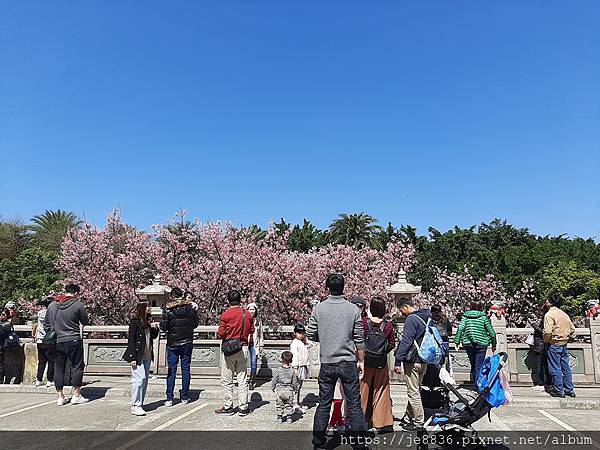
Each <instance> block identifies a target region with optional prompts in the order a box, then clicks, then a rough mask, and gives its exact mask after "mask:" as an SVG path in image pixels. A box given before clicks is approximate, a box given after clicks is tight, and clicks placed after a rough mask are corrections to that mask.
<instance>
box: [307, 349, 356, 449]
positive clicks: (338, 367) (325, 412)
mask: <svg viewBox="0 0 600 450" xmlns="http://www.w3.org/2000/svg"><path fill="white" fill-rule="evenodd" d="M338 380H340V381H341V383H342V388H343V389H344V395H345V397H346V403H347V405H348V412H349V414H350V427H351V431H352V432H353V433H359V432H361V431H365V430H366V429H367V424H366V422H365V417H364V415H363V411H362V408H361V406H360V390H359V385H358V382H359V380H358V370H357V367H356V362H353V361H342V362H339V363H335V364H321V370H320V371H319V406H317V411H316V412H315V418H314V422H313V445H314V446H315V447H322V446H324V445H325V443H326V438H325V433H326V431H327V424H328V423H329V410H330V408H331V402H332V401H333V394H334V391H335V385H336V383H337V381H338Z"/></svg>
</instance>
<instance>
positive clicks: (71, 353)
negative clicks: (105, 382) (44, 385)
mask: <svg viewBox="0 0 600 450" xmlns="http://www.w3.org/2000/svg"><path fill="white" fill-rule="evenodd" d="M79 291H80V289H79V286H77V285H76V284H68V285H67V286H66V287H65V295H58V296H56V298H55V301H54V302H53V303H51V304H50V306H48V311H47V312H46V317H45V318H44V329H45V330H46V332H48V331H49V330H54V331H55V332H56V354H55V356H54V384H55V386H56V393H57V394H58V400H57V401H56V404H57V405H58V406H62V405H64V404H65V403H67V400H66V399H65V394H64V393H63V387H64V384H65V368H66V365H67V359H68V360H69V361H71V382H72V385H73V397H72V398H71V404H72V405H77V404H81V403H87V402H88V399H87V398H85V397H84V396H83V395H81V385H82V383H83V369H84V367H85V364H84V361H83V340H82V338H81V331H80V328H79V327H80V325H89V323H90V320H89V318H88V315H87V312H86V310H85V306H83V303H81V302H80V301H79V299H78V298H77V295H78V294H79Z"/></svg>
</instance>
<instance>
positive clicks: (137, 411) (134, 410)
mask: <svg viewBox="0 0 600 450" xmlns="http://www.w3.org/2000/svg"><path fill="white" fill-rule="evenodd" d="M131 414H133V415H134V416H145V415H146V411H144V408H142V407H141V406H132V407H131Z"/></svg>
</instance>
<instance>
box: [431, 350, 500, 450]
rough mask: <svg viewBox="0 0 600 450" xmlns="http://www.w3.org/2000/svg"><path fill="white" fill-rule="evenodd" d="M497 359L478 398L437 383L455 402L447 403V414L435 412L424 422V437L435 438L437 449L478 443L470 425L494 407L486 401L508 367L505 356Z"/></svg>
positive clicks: (447, 384) (453, 387) (476, 395)
mask: <svg viewBox="0 0 600 450" xmlns="http://www.w3.org/2000/svg"><path fill="white" fill-rule="evenodd" d="M498 357H499V358H498V361H497V364H496V365H493V364H492V365H491V370H490V372H489V373H488V374H487V377H486V378H487V380H486V382H485V385H483V386H482V385H481V383H479V393H478V394H476V393H462V392H460V391H459V390H458V389H457V388H456V387H455V386H453V385H452V384H449V383H444V382H443V381H440V383H441V384H442V385H443V387H444V388H446V389H447V390H448V391H449V392H452V394H454V395H455V396H456V398H457V400H456V401H454V402H450V405H449V408H448V410H447V411H446V412H435V413H434V414H432V415H431V417H429V418H428V419H427V421H426V422H425V426H424V427H425V429H426V431H427V433H434V434H435V435H436V439H435V442H436V444H437V445H438V446H439V447H442V448H464V445H463V443H465V442H472V443H476V442H477V431H476V430H475V429H474V428H473V427H472V426H471V425H472V424H474V423H475V422H477V421H478V420H479V419H481V418H482V417H484V416H485V415H489V412H490V410H491V409H492V407H493V406H492V405H491V404H490V403H489V402H488V400H486V397H487V396H488V394H489V393H490V390H491V389H492V387H493V386H494V383H495V382H496V381H497V380H498V378H499V377H500V371H501V370H502V368H503V367H504V366H506V364H507V363H508V355H507V354H506V353H504V352H502V353H499V354H498ZM488 359H489V358H488ZM486 361H487V360H486ZM480 380H481V378H480ZM466 438H468V439H466ZM479 447H481V446H479Z"/></svg>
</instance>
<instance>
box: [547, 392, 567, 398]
mask: <svg viewBox="0 0 600 450" xmlns="http://www.w3.org/2000/svg"><path fill="white" fill-rule="evenodd" d="M550 397H558V398H565V394H559V393H558V392H556V391H550Z"/></svg>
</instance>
